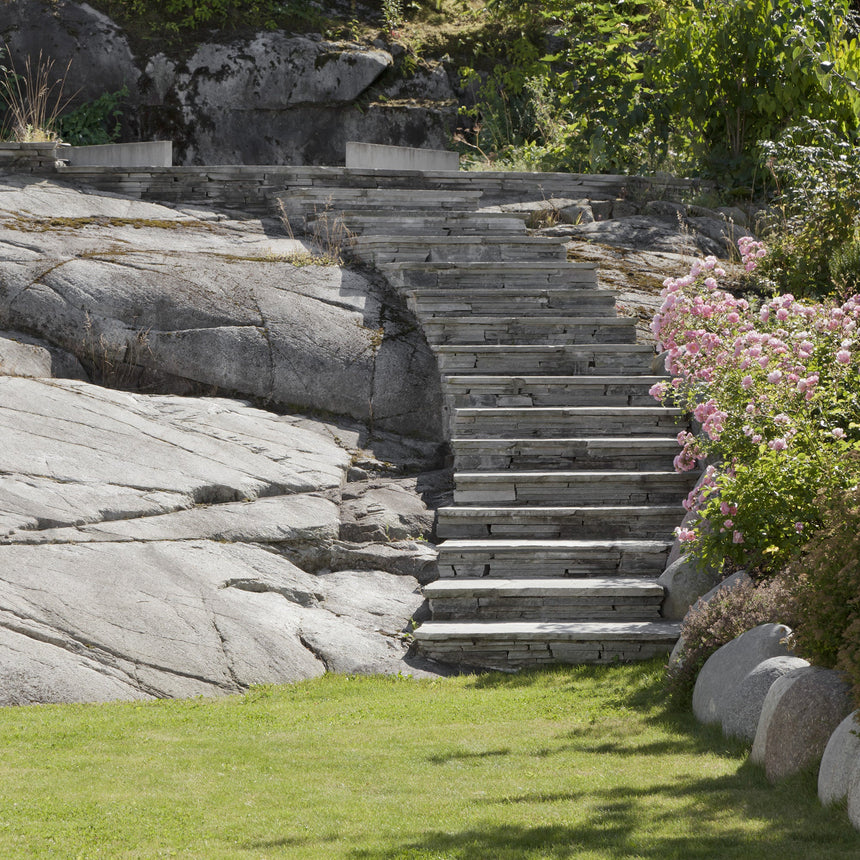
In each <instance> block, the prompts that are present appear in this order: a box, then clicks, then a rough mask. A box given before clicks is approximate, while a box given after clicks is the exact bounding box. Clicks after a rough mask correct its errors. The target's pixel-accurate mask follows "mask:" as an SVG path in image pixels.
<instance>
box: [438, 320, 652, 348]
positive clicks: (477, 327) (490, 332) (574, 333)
mask: <svg viewBox="0 0 860 860" xmlns="http://www.w3.org/2000/svg"><path fill="white" fill-rule="evenodd" d="M424 333H425V335H426V337H427V341H428V343H431V344H482V343H488V344H538V343H557V342H558V341H560V340H563V341H565V342H566V343H572V344H579V343H611V344H618V343H633V342H634V341H635V340H636V328H635V324H634V323H633V321H632V320H627V319H620V318H609V317H607V318H592V317H582V318H580V319H571V318H570V317H566V318H565V317H535V318H533V319H529V318H520V317H505V316H500V317H484V316H474V317H431V318H430V319H428V320H427V321H426V322H425V323H424Z"/></svg>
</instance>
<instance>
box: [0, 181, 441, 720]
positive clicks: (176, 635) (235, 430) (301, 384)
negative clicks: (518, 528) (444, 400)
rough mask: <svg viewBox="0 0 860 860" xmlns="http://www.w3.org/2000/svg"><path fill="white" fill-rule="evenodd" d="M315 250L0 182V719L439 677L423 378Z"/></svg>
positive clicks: (45, 187)
mask: <svg viewBox="0 0 860 860" xmlns="http://www.w3.org/2000/svg"><path fill="white" fill-rule="evenodd" d="M327 250H328V252H331V250H332V249H323V248H315V247H311V246H307V247H306V246H305V245H304V244H303V243H301V242H299V241H297V240H294V239H290V238H287V237H286V235H285V234H284V233H283V229H282V227H281V226H280V224H279V223H278V222H277V221H274V220H273V221H271V222H269V221H266V220H265V219H264V220H263V221H259V220H232V219H231V218H228V217H225V216H221V215H218V214H217V213H214V212H209V211H203V210H193V211H191V210H189V211H182V210H179V209H171V208H168V207H163V206H157V205H154V204H148V203H140V202H134V201H130V200H127V199H124V198H121V197H118V196H115V195H108V194H95V193H87V192H86V191H81V190H78V189H72V188H69V187H65V186H63V185H60V184H56V183H52V182H48V181H45V182H39V181H35V180H32V179H16V178H13V177H5V178H3V179H2V182H0V253H2V257H3V260H4V262H3V266H2V270H0V328H2V330H3V332H2V334H0V675H2V677H3V684H2V694H0V704H19V703H28V702H66V701H104V700H109V699H135V698H149V697H158V696H189V695H197V694H201V693H202V694H206V695H208V694H214V693H223V692H233V691H238V690H241V689H244V688H246V687H247V686H248V685H249V684H253V683H264V682H283V681H290V680H298V679H301V678H306V677H311V676H314V675H318V674H321V673H322V672H325V671H339V672H408V673H412V674H416V673H418V674H420V673H422V672H425V671H437V668H438V667H435V666H431V665H430V664H428V663H427V662H426V661H423V662H421V661H418V662H416V661H415V660H413V658H411V657H410V656H409V635H408V631H409V629H410V619H412V618H420V617H421V613H422V611H423V606H424V600H423V597H422V595H421V591H420V582H426V581H428V580H430V579H432V578H434V577H435V575H436V574H435V564H436V551H435V549H434V548H433V546H432V545H431V544H429V543H427V542H426V541H425V540H423V538H425V537H430V536H431V534H432V529H433V514H432V511H430V510H428V507H427V505H426V504H425V503H424V502H423V501H422V498H421V497H422V495H423V496H424V497H425V498H427V499H428V500H430V501H431V503H432V501H433V500H434V499H436V498H438V497H444V494H445V492H446V491H447V489H448V488H447V484H446V482H447V481H448V479H449V478H448V473H447V472H444V471H441V472H440V471H431V472H424V473H420V470H421V469H425V470H426V469H427V468H428V467H431V466H433V465H434V460H435V457H436V453H437V449H438V447H439V444H440V441H441V439H442V431H441V428H440V422H441V406H440V403H439V387H438V386H439V383H438V378H439V377H438V371H437V370H436V366H435V362H434V361H433V358H432V355H431V354H430V352H429V350H428V348H427V345H426V343H425V342H424V340H423V337H422V335H421V334H420V330H419V329H418V328H417V327H416V326H415V324H414V321H413V320H412V319H411V318H410V315H409V313H408V312H407V311H406V309H405V308H404V307H403V305H402V303H400V302H399V300H398V299H397V298H396V297H395V296H394V295H392V294H391V293H389V292H386V288H385V287H383V286H381V285H379V284H377V283H376V282H375V281H373V280H372V278H371V276H369V275H366V274H362V273H361V272H359V271H356V270H349V269H346V268H344V267H342V266H338V265H331V264H328V265H315V264H313V262H314V261H313V259H311V258H312V255H314V254H316V255H319V254H324V253H326V251H327ZM308 263H310V264H309V265H308ZM22 330H23V331H24V332H25V333H21V332H22ZM78 359H80V361H78ZM61 376H65V377H70V378H57V377H61ZM82 377H83V378H82ZM94 381H97V382H102V383H111V384H112V385H114V386H121V387H124V388H126V389H131V388H136V389H137V390H134V391H132V390H117V389H116V388H115V387H114V388H108V387H103V386H102V385H97V384H93V382H94ZM155 392H157V393H155ZM410 392H411V393H410ZM219 394H221V395H223V394H227V395H230V396H216V395H219ZM201 395H207V396H201ZM237 396H243V397H245V398H247V397H252V398H254V401H255V403H256V404H262V403H264V404H268V405H272V404H276V405H277V406H278V407H279V412H278V413H275V412H272V411H269V410H268V409H264V408H261V407H260V406H259V405H252V404H251V403H250V402H248V401H247V400H241V399H236V397H237ZM300 409H303V410H305V411H308V410H313V411H314V412H315V417H309V416H308V415H303V414H298V413H299V410H300ZM287 412H288V413H289V414H284V413H287ZM404 470H406V472H405V473H404ZM416 473H420V474H416Z"/></svg>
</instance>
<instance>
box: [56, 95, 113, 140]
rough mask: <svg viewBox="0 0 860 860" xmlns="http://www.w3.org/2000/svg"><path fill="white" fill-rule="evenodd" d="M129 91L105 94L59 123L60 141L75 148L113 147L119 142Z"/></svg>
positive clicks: (64, 117)
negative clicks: (123, 107)
mask: <svg viewBox="0 0 860 860" xmlns="http://www.w3.org/2000/svg"><path fill="white" fill-rule="evenodd" d="M127 96H128V87H123V88H122V89H121V90H117V91H116V92H115V93H104V94H103V95H101V96H99V97H98V98H97V99H93V100H92V101H89V102H86V104H82V105H81V106H80V107H78V108H75V110H73V111H70V112H69V113H67V114H65V115H64V116H61V117H60V118H59V119H58V120H57V131H58V132H59V135H60V137H61V138H62V139H63V140H64V141H65V142H66V143H70V144H72V146H91V145H94V144H100V143H113V142H114V141H116V140H118V139H119V134H120V119H121V117H122V108H121V107H120V102H121V101H122V99H124V98H126V97H127Z"/></svg>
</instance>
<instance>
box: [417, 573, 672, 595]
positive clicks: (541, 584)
mask: <svg viewBox="0 0 860 860" xmlns="http://www.w3.org/2000/svg"><path fill="white" fill-rule="evenodd" d="M663 593H664V592H663V586H662V585H660V584H659V583H658V582H657V581H656V580H654V579H646V578H644V577H622V576H600V577H597V576H596V577H592V578H588V579H586V578H576V579H574V578H570V579H559V578H558V577H547V578H539V577H534V578H524V579H514V578H510V579H508V578H491V577H481V578H473V577H457V578H450V579H437V580H436V581H435V582H431V583H428V584H427V585H425V586H424V596H425V597H427V598H430V599H444V598H448V597H452V598H453V597H472V596H495V597H520V596H522V597H533V596H537V597H562V598H575V597H625V598H635V597H642V598H661V597H662V596H663Z"/></svg>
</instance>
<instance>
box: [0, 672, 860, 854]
mask: <svg viewBox="0 0 860 860" xmlns="http://www.w3.org/2000/svg"><path fill="white" fill-rule="evenodd" d="M664 702H665V694H664V693H663V689H662V667H661V666H660V665H659V663H656V662H652V663H647V664H640V665H635V666H620V667H615V668H608V669H607V668H594V667H578V668H566V669H554V670H548V671H542V672H536V673H524V674H521V675H504V674H488V675H482V676H477V677H475V676H469V677H460V678H447V679H435V680H429V681H414V680H411V679H405V678H383V677H370V678H352V677H344V676H332V675H327V676H324V677H323V678H320V679H318V680H314V681H310V682H304V683H301V684H296V685H291V686H285V687H260V688H254V689H252V690H251V691H250V692H249V693H248V694H247V695H245V696H241V697H233V698H229V699H219V700H203V699H195V700H190V701H180V702H175V701H160V702H148V703H132V704H111V705H97V706H96V705H87V706H84V705H71V706H69V705H66V706H39V707H28V708H7V709H4V710H2V711H0V745H2V749H3V756H2V759H0V856H2V857H16V858H23V857H51V858H66V857H82V858H90V857H110V858H131V857H140V858H143V857H145V858H150V857H162V856H171V857H201V858H227V857H239V858H244V857H248V858H269V857H289V858H315V860H316V858H350V860H382V859H383V858H386V860H391V858H401V860H406V858H409V860H431V858H432V860H492V858H499V860H515V858H516V860H520V858H589V860H590V858H595V860H596V858H647V859H648V860H651V858H653V860H657V858H660V860H665V858H684V859H685V860H698V858H701V860H713V858H740V857H755V858H771V857H772V858H780V860H792V858H797V860H801V858H804V860H808V858H828V860H830V858H835V860H839V858H845V859H846V860H847V858H856V857H858V856H860V834H858V833H857V832H855V831H854V830H853V829H852V828H851V827H850V825H849V824H848V821H847V817H846V815H845V810H844V808H842V809H840V808H835V809H829V810H828V809H823V808H822V807H820V805H819V804H818V802H817V800H816V798H815V778H814V774H810V773H808V774H803V775H801V776H799V777H797V778H795V779H791V780H788V781H787V782H785V783H783V784H781V785H779V786H777V787H772V786H770V785H769V784H768V783H767V782H766V780H765V779H764V776H763V774H762V772H761V770H760V769H759V768H756V767H754V766H752V765H750V764H748V763H747V762H746V754H747V747H745V746H744V745H742V744H739V743H735V742H731V741H726V740H725V739H724V738H723V737H722V735H721V734H720V733H719V732H718V731H715V730H711V729H703V728H701V727H699V726H698V725H697V724H695V722H694V720H693V719H692V717H691V716H690V715H689V714H687V713H679V712H673V711H670V710H667V709H666V706H665V704H664Z"/></svg>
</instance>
